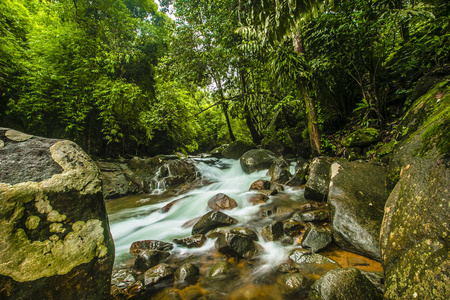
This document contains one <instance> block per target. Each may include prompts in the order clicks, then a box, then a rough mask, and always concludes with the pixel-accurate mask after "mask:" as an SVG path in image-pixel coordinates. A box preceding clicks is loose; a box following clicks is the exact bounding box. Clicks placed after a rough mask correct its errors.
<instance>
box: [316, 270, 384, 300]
mask: <svg viewBox="0 0 450 300" xmlns="http://www.w3.org/2000/svg"><path fill="white" fill-rule="evenodd" d="M308 299H311V300H338V299H339V300H381V299H383V296H382V294H381V293H380V291H379V290H378V289H377V288H376V287H375V286H374V285H373V283H372V282H371V281H370V280H368V279H367V278H366V277H365V276H363V275H362V274H361V272H360V271H359V270H358V269H356V268H347V269H335V270H331V271H329V272H328V273H326V274H325V275H324V276H322V277H320V278H319V280H317V281H316V282H315V283H314V284H313V285H312V286H311V290H310V292H309V297H308Z"/></svg>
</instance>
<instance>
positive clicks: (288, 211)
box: [275, 206, 294, 221]
mask: <svg viewBox="0 0 450 300" xmlns="http://www.w3.org/2000/svg"><path fill="white" fill-rule="evenodd" d="M293 214H294V209H292V208H290V207H287V206H278V207H277V209H276V211H275V219H276V220H278V221H284V220H286V219H288V218H290V217H291V216H292V215H293Z"/></svg>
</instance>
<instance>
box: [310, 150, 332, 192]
mask: <svg viewBox="0 0 450 300" xmlns="http://www.w3.org/2000/svg"><path fill="white" fill-rule="evenodd" d="M333 161H334V160H333V159H332V158H330V157H315V158H314V159H313V160H312V162H311V165H310V166H309V177H308V181H307V182H306V185H305V198H306V199H311V200H315V201H325V200H326V199H327V195H328V188H329V185H330V167H331V164H332V163H333Z"/></svg>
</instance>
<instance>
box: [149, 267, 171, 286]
mask: <svg viewBox="0 0 450 300" xmlns="http://www.w3.org/2000/svg"><path fill="white" fill-rule="evenodd" d="M172 275H173V270H172V268H171V267H170V266H169V265H168V264H164V263H162V264H159V265H156V266H154V267H153V268H150V269H148V270H147V271H145V273H144V285H145V287H149V286H151V285H153V284H156V283H158V282H160V281H161V280H164V279H168V278H170V277H171V276H172Z"/></svg>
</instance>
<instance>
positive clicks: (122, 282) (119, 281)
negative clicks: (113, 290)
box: [111, 269, 136, 289]
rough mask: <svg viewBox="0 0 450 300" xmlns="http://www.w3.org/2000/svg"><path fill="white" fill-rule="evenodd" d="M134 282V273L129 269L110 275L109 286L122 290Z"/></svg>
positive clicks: (116, 271)
mask: <svg viewBox="0 0 450 300" xmlns="http://www.w3.org/2000/svg"><path fill="white" fill-rule="evenodd" d="M135 282H136V278H135V276H134V272H133V271H132V270H129V269H119V270H114V271H113V272H112V275H111V285H113V286H116V287H119V288H121V289H124V288H126V287H128V286H129V285H131V284H133V283H135Z"/></svg>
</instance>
